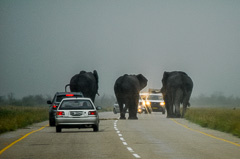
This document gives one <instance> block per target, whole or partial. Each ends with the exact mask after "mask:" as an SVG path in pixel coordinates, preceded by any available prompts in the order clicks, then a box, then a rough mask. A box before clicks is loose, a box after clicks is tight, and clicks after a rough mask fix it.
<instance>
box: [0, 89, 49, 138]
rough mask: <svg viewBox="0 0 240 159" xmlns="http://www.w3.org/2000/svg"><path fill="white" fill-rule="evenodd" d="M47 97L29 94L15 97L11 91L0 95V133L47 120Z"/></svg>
mask: <svg viewBox="0 0 240 159" xmlns="http://www.w3.org/2000/svg"><path fill="white" fill-rule="evenodd" d="M49 98H50V97H49V96H46V97H44V96H42V95H34V96H33V95H31V96H27V97H23V98H22V99H16V98H15V97H14V95H13V94H12V93H10V94H8V95H7V97H5V96H0V134H1V133H4V132H7V131H13V130H16V129H18V128H23V127H26V126H28V125H31V124H33V123H37V122H41V121H45V120H47V119H48V106H47V104H46V101H47V100H48V99H49Z"/></svg>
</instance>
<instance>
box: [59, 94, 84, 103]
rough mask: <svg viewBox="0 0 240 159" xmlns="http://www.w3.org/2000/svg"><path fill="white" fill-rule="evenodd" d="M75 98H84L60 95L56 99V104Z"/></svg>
mask: <svg viewBox="0 0 240 159" xmlns="http://www.w3.org/2000/svg"><path fill="white" fill-rule="evenodd" d="M73 97H83V96H81V95H73V96H66V95H59V96H57V98H56V102H59V103H60V102H61V101H62V100H63V99H64V98H73Z"/></svg>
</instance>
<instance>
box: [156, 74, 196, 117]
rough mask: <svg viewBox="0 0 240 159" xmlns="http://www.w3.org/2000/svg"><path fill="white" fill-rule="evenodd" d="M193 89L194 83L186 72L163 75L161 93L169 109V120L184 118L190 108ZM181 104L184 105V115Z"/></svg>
mask: <svg viewBox="0 0 240 159" xmlns="http://www.w3.org/2000/svg"><path fill="white" fill-rule="evenodd" d="M192 89H193V81H192V79H191V78H190V77H189V76H188V75H187V74H186V73H185V72H181V71H173V72H164V73H163V78H162V88H161V93H162V94H163V99H164V101H165V106H166V109H167V118H174V117H178V118H179V117H182V118H183V117H184V114H185V112H186V110H187V107H188V106H190V103H189V99H190V96H191V93H192ZM180 104H183V110H182V115H181V113H180ZM174 106H175V107H174ZM174 108H175V109H174Z"/></svg>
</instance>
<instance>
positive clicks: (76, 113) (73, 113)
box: [70, 111, 83, 116]
mask: <svg viewBox="0 0 240 159" xmlns="http://www.w3.org/2000/svg"><path fill="white" fill-rule="evenodd" d="M82 114H83V113H82V112H76V111H74V112H70V115H72V116H81V115H82Z"/></svg>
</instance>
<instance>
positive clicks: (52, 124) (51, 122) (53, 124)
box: [49, 118, 55, 126]
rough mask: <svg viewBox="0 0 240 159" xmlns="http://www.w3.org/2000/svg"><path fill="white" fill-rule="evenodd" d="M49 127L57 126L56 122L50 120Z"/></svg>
mask: <svg viewBox="0 0 240 159" xmlns="http://www.w3.org/2000/svg"><path fill="white" fill-rule="evenodd" d="M49 125H50V126H55V120H54V119H51V118H49Z"/></svg>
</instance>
